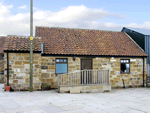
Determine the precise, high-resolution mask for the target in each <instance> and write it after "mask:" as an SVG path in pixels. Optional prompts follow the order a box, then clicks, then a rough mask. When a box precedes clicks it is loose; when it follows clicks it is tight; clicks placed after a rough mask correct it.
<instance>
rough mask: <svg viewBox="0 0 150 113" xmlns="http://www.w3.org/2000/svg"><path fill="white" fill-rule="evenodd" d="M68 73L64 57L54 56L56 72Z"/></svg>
mask: <svg viewBox="0 0 150 113" xmlns="http://www.w3.org/2000/svg"><path fill="white" fill-rule="evenodd" d="M62 73H68V62H67V59H66V58H56V74H62Z"/></svg>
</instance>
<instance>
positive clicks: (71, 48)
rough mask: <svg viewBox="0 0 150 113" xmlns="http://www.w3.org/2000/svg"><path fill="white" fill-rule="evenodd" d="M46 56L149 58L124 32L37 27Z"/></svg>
mask: <svg viewBox="0 0 150 113" xmlns="http://www.w3.org/2000/svg"><path fill="white" fill-rule="evenodd" d="M35 36H40V37H41V38H42V41H43V42H44V53H45V54H66V55H67V54H73V55H108V56H147V54H146V53H145V52H144V51H143V50H142V49H140V47H139V46H138V45H136V44H135V43H134V41H133V40H131V38H130V37H129V36H128V35H127V34H125V33H124V32H112V31H100V30H85V29H70V28H49V27H36V34H35Z"/></svg>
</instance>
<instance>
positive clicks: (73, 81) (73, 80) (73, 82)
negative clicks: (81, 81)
mask: <svg viewBox="0 0 150 113" xmlns="http://www.w3.org/2000/svg"><path fill="white" fill-rule="evenodd" d="M73 85H74V72H73Z"/></svg>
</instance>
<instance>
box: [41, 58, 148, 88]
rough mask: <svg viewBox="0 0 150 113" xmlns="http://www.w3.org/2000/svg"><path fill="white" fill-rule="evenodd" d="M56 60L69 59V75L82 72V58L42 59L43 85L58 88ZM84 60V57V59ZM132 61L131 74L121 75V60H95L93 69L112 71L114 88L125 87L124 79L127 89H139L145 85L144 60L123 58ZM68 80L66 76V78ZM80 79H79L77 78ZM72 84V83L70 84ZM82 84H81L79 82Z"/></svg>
mask: <svg viewBox="0 0 150 113" xmlns="http://www.w3.org/2000/svg"><path fill="white" fill-rule="evenodd" d="M55 58H68V73H71V72H74V71H76V70H80V58H81V57H76V60H75V61H73V57H48V56H47V57H42V62H41V66H42V67H41V73H42V77H41V78H42V83H43V84H44V85H51V87H52V88H57V87H58V81H57V79H58V77H57V75H55ZM82 58H83V57H82ZM121 59H130V74H121V73H120V58H114V59H112V58H111V57H108V58H98V59H97V58H93V69H95V70H97V69H110V70H111V73H110V83H111V86H112V88H117V87H118V88H119V87H123V81H122V78H123V79H124V82H125V85H126V87H137V86H142V85H143V59H142V58H121ZM146 69H147V68H146V59H145V83H146ZM65 78H66V76H65ZM77 79H79V78H77ZM69 83H70V82H69ZM79 83H80V82H79Z"/></svg>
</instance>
